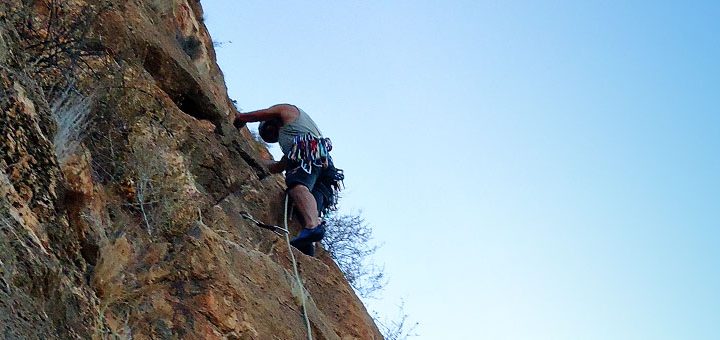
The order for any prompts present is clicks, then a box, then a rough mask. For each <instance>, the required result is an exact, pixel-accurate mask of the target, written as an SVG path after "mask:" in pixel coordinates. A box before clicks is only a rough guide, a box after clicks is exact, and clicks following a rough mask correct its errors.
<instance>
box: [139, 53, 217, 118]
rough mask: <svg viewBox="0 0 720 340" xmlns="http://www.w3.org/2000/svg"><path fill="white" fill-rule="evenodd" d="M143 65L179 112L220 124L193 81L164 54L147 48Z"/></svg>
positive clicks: (178, 64) (188, 74) (215, 112)
mask: <svg viewBox="0 0 720 340" xmlns="http://www.w3.org/2000/svg"><path fill="white" fill-rule="evenodd" d="M143 66H144V68H145V70H146V71H148V73H150V75H152V77H153V78H154V79H155V82H156V84H157V85H158V87H160V88H161V89H162V90H163V91H164V92H165V93H167V94H168V96H169V97H170V99H172V101H173V102H174V103H175V105H176V106H177V107H178V108H179V109H180V110H181V111H183V112H185V113H186V114H187V115H189V116H191V117H194V118H195V119H198V120H206V121H209V122H211V123H213V124H215V125H220V124H221V123H222V122H223V121H224V117H223V115H222V114H221V113H220V111H219V109H218V108H217V107H216V105H215V104H214V103H213V101H212V99H211V98H209V97H208V95H207V94H206V93H205V91H203V89H202V87H201V85H200V83H199V82H198V81H197V79H195V78H194V77H193V75H192V74H190V73H189V72H188V71H187V70H186V69H185V68H183V66H182V65H181V64H180V63H179V62H178V61H176V60H175V59H173V58H172V57H171V56H169V55H167V54H166V52H163V51H162V50H160V49H159V48H158V47H155V46H148V47H147V54H146V55H145V60H144V62H143Z"/></svg>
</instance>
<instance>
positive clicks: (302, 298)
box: [283, 194, 313, 340]
mask: <svg viewBox="0 0 720 340" xmlns="http://www.w3.org/2000/svg"><path fill="white" fill-rule="evenodd" d="M288 200H289V199H288V194H285V218H284V225H283V226H284V227H285V230H289V229H288ZM285 241H287V246H288V252H289V253H290V259H292V263H293V270H294V271H295V279H297V284H298V288H299V289H300V301H301V303H302V310H303V317H304V318H305V326H306V327H307V332H308V333H307V335H308V340H312V339H313V337H312V330H311V328H310V319H308V315H307V309H306V308H305V292H306V290H305V286H303V284H302V280H301V279H300V273H299V272H298V267H297V262H296V261H295V254H293V250H292V245H290V236H289V233H287V232H286V233H285ZM308 294H309V293H308Z"/></svg>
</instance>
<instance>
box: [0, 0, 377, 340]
mask: <svg viewBox="0 0 720 340" xmlns="http://www.w3.org/2000/svg"><path fill="white" fill-rule="evenodd" d="M202 18H203V13H202V7H201V5H200V3H199V2H198V1H193V0H147V1H140V0H137V1H132V0H128V1H100V0H88V1H82V0H74V1H59V0H0V91H1V92H0V115H1V117H2V120H0V337H3V338H27V339H37V338H51V339H71V338H81V339H88V338H113V339H114V338H120V339H124V338H133V339H175V338H177V339H220V338H231V339H232V338H234V339H305V338H307V335H306V327H305V323H304V319H303V317H302V311H301V306H300V303H299V301H300V300H299V295H300V294H301V293H300V290H298V289H293V287H294V284H293V283H294V276H293V271H292V264H291V260H290V254H289V249H288V248H287V246H286V244H285V241H284V238H281V237H279V236H278V235H276V234H274V233H272V232H270V231H268V230H264V229H260V228H257V227H256V226H254V225H252V224H251V223H249V222H248V221H246V220H243V219H242V218H241V217H240V215H239V212H240V211H248V212H250V213H251V214H253V215H254V216H256V217H257V218H260V219H262V220H264V221H267V222H270V223H275V224H281V220H282V216H283V212H284V207H283V197H284V193H283V190H284V185H283V181H282V178H281V177H279V176H276V175H270V174H269V173H268V172H267V170H266V169H265V168H264V167H263V166H262V165H261V164H262V159H263V158H268V157H270V155H269V154H268V152H267V150H266V149H265V147H264V146H263V145H262V144H261V143H258V142H256V141H255V140H254V139H253V138H252V136H251V135H250V134H249V132H248V131H247V130H245V129H243V130H241V131H238V130H236V129H234V128H233V127H232V124H231V117H232V116H233V115H234V114H235V113H236V109H235V107H234V105H233V103H232V102H231V100H230V99H229V98H228V96H227V91H226V88H225V83H224V80H223V75H222V72H221V71H220V69H219V68H218V66H217V64H216V61H215V55H214V50H213V44H212V40H211V38H210V36H209V34H208V31H207V29H206V28H205V26H204V25H203V22H202ZM291 229H293V230H296V226H294V225H293V226H292V228H291ZM293 251H294V250H293ZM295 257H296V258H297V259H298V265H299V268H300V275H301V276H302V278H303V280H304V285H305V287H306V289H307V291H308V293H309V295H308V299H309V300H308V303H307V308H308V313H307V314H308V316H309V319H310V323H311V328H312V333H313V336H314V338H315V339H380V338H382V336H381V335H380V333H379V331H378V329H377V327H376V326H375V324H374V323H373V320H372V318H371V317H370V316H369V315H368V313H367V311H366V310H365V308H364V306H363V305H362V303H361V302H360V300H359V299H358V298H357V296H356V295H355V293H354V292H353V290H352V289H351V288H350V286H349V285H348V284H347V282H346V280H345V279H344V277H343V275H342V273H341V272H340V271H339V270H338V268H337V266H336V265H335V264H334V263H333V261H332V260H331V259H330V258H329V256H327V254H325V253H323V252H322V251H320V255H319V256H318V257H316V258H311V257H307V256H305V255H303V254H301V253H300V252H297V251H295Z"/></svg>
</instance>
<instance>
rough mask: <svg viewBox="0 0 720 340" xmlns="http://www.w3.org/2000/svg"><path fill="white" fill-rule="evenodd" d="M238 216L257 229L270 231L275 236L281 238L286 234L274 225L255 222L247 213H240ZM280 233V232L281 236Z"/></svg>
mask: <svg viewBox="0 0 720 340" xmlns="http://www.w3.org/2000/svg"><path fill="white" fill-rule="evenodd" d="M240 216H242V217H243V218H244V219H247V220H250V221H252V222H253V223H255V225H257V226H258V227H260V228H263V229H267V230H270V231H272V232H274V233H275V234H278V235H279V236H283V234H288V230H287V229H285V228H283V227H279V226H276V225H270V224H267V223H263V222H260V221H258V220H256V219H255V218H254V217H252V215H250V213H248V212H247V211H241V212H240ZM280 232H282V234H281V233H280Z"/></svg>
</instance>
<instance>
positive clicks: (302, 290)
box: [240, 194, 313, 340]
mask: <svg viewBox="0 0 720 340" xmlns="http://www.w3.org/2000/svg"><path fill="white" fill-rule="evenodd" d="M288 201H289V196H288V194H285V215H284V228H283V227H278V226H276V225H270V224H266V223H263V222H260V221H258V220H256V219H255V218H254V217H252V215H250V213H248V212H247V211H241V212H240V216H242V217H243V218H245V219H248V220H250V221H252V222H253V223H255V225H257V226H258V227H260V228H263V229H268V230H271V231H272V232H274V233H275V234H278V235H280V234H281V232H282V234H283V235H285V241H286V242H287V246H288V252H289V253H290V259H291V260H292V264H293V271H294V272H295V279H296V280H297V285H298V289H299V290H300V302H301V304H302V311H303V313H302V314H303V318H304V319H305V326H306V327H307V332H308V333H307V335H308V340H312V339H313V337H312V329H311V328H310V319H309V318H308V314H307V308H306V307H305V292H306V290H305V286H304V285H303V284H302V279H301V278H300V272H298V267H297V261H296V260H295V254H293V251H292V245H291V244H290V235H289V234H290V233H289V232H288Z"/></svg>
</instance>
